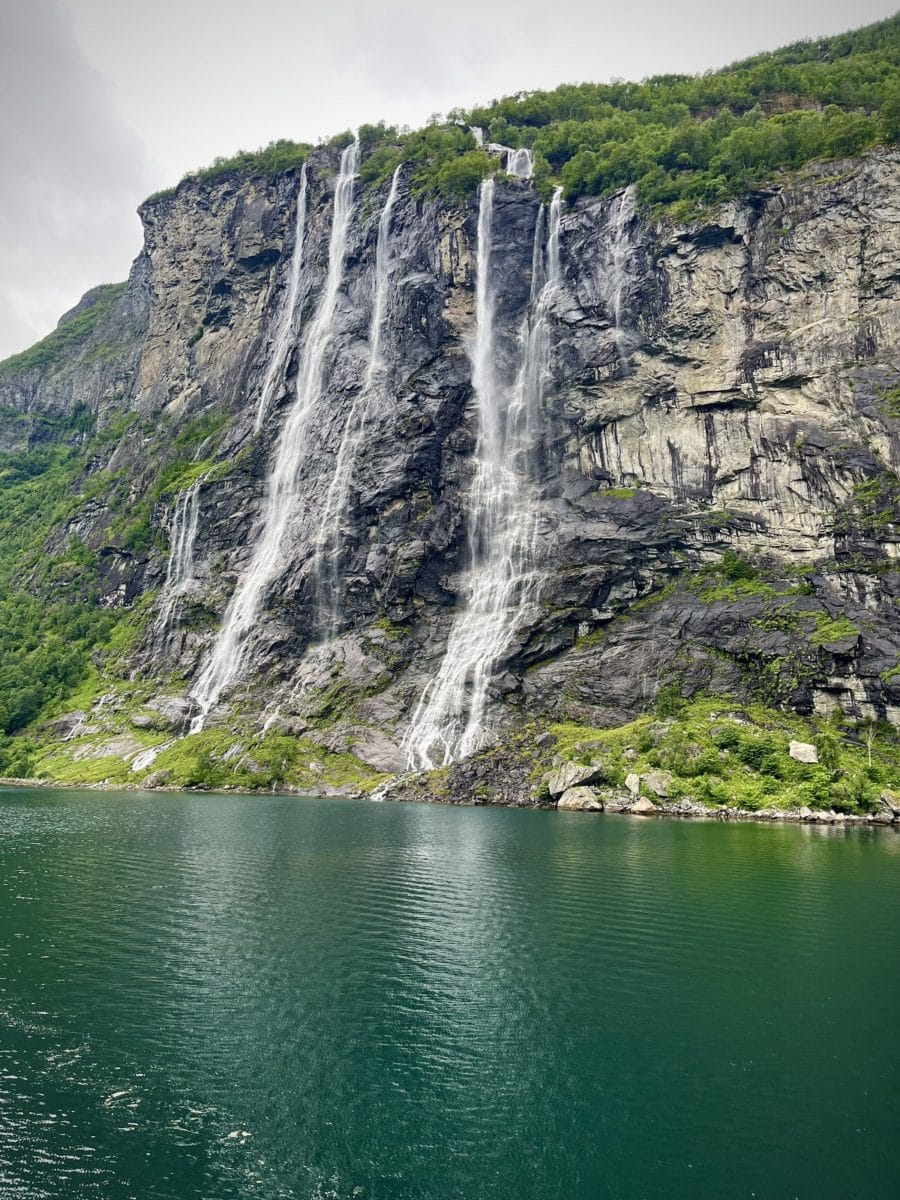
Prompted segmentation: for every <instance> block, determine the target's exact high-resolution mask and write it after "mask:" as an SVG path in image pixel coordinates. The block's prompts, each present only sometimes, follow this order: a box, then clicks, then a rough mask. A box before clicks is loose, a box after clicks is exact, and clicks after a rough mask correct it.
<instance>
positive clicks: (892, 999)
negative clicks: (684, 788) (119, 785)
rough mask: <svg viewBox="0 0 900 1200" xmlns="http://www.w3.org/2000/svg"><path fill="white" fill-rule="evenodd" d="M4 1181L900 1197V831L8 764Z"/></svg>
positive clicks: (322, 1192) (444, 1199)
mask: <svg viewBox="0 0 900 1200" xmlns="http://www.w3.org/2000/svg"><path fill="white" fill-rule="evenodd" d="M0 831H2V832H0V892H2V902H0V956H2V957H0V988H2V991H0V1013H2V1019H3V1025H4V1035H3V1039H2V1042H0V1195H2V1196H3V1197H4V1200H13V1198H16V1200H21V1198H24V1197H28V1198H29V1200H31V1198H37V1197H53V1198H56V1197H60V1198H62V1197H65V1200H81V1198H82V1197H85V1198H86V1197H102V1198H103V1200H124V1198H125V1197H140V1198H141V1200H144V1198H145V1197H165V1198H167V1200H176V1198H178V1200H201V1198H202V1200H220V1198H224V1197H261V1198H264V1200H276V1198H277V1200H281V1198H287V1197H301V1198H304V1200H306V1198H310V1197H317V1198H322V1197H338V1198H341V1200H343V1198H345V1197H346V1198H350V1197H356V1198H364V1200H548V1198H556V1197H558V1198H560V1200H581V1198H584V1200H600V1198H603V1197H608V1198H615V1200H640V1198H649V1197H660V1198H663V1197H664V1198H665V1200H682V1198H683V1200H703V1198H707V1197H708V1198H710V1200H712V1198H715V1200H721V1198H723V1197H729V1198H734V1197H748V1198H750V1197H758V1198H760V1200H763V1198H771V1200H781V1198H785V1197H788V1198H790V1197H800V1198H802V1200H807V1198H809V1200H849V1198H851V1197H859V1198H865V1200H882V1198H883V1200H888V1198H893V1197H896V1195H898V1194H900V1141H898V1139H897V1137H896V1096H897V1084H898V1079H900V1048H898V1041H897V1037H896V1017H897V1011H898V1007H897V1006H898V999H900V962H898V954H897V947H898V945H900V837H897V836H896V834H895V833H893V832H892V831H890V830H870V829H865V830H852V831H844V830H840V829H835V828H833V827H832V828H821V829H819V828H810V827H804V828H798V827H785V828H771V827H767V826H755V825H723V824H716V823H708V824H689V823H678V822H674V821H646V822H642V821H640V820H636V819H633V818H628V817H611V816H606V817H591V816H586V815H583V814H577V813H576V814H559V813H555V812H517V811H509V810H502V809H458V808H450V807H427V806H418V805H397V806H395V805H391V804H372V803H369V802H367V801H349V800H348V801H339V800H302V799H296V798H286V797H267V798H252V797H238V796H231V797H216V796H202V795H181V796H179V795H158V794H157V795H153V796H149V795H147V796H141V795H139V794H121V795H114V794H105V795H104V794H92V793H76V792H69V793H66V792H51V791H40V790H29V791H24V790H6V791H4V792H2V793H0Z"/></svg>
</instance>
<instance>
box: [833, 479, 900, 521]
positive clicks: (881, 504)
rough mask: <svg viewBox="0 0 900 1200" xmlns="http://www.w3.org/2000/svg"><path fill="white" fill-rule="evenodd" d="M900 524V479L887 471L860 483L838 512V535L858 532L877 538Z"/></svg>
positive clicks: (836, 518)
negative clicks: (876, 536)
mask: <svg viewBox="0 0 900 1200" xmlns="http://www.w3.org/2000/svg"><path fill="white" fill-rule="evenodd" d="M898 523H900V479H898V477H897V476H896V475H895V474H894V472H893V471H889V470H887V469H885V470H884V471H882V472H881V473H880V474H878V475H873V476H872V477H871V478H870V479H866V480H864V482H862V483H858V484H857V485H856V486H855V487H854V489H853V495H852V496H851V497H850V499H849V501H847V503H846V504H844V505H842V507H841V508H840V509H839V510H838V512H837V514H836V516H835V520H834V530H835V533H849V532H852V531H854V530H858V531H860V532H862V533H870V534H875V535H877V534H878V533H879V532H882V531H886V530H887V529H889V528H890V527H891V526H893V525H896V524H898Z"/></svg>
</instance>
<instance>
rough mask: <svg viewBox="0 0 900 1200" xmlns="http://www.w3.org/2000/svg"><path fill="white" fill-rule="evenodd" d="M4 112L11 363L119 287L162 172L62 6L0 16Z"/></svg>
mask: <svg viewBox="0 0 900 1200" xmlns="http://www.w3.org/2000/svg"><path fill="white" fill-rule="evenodd" d="M0 112H2V113H3V118H2V120H0V161H2V163H3V187H2V189H0V358H2V357H5V356H6V355H7V354H10V353H14V352H15V351H17V350H21V349H23V348H24V347H25V346H27V345H30V344H31V343H32V342H34V341H35V340H37V339H38V338H40V337H42V336H43V335H44V334H46V333H48V332H49V331H50V330H51V329H52V328H53V327H54V325H55V324H56V320H57V318H58V317H59V315H60V314H61V313H62V312H63V311H64V310H65V309H67V308H69V307H71V306H72V305H73V304H74V303H75V302H76V301H77V300H78V298H79V297H80V296H81V294H82V293H83V292H84V291H86V290H87V289H88V288H89V287H92V286H93V285H94V284H96V283H101V282H105V281H107V280H110V279H118V278H122V276H123V275H124V274H125V272H126V271H127V269H128V263H129V261H130V259H131V258H132V257H133V256H134V255H135V254H136V253H137V251H138V249H139V248H140V244H141V242H140V238H141V235H140V223H139V221H138V219H137V217H136V215H135V212H134V210H135V207H136V205H137V203H139V201H140V200H141V199H142V198H143V196H144V195H146V193H147V192H148V191H149V190H150V187H149V182H150V180H151V178H152V177H153V172H152V170H151V167H150V161H149V156H148V153H147V151H146V149H145V147H144V146H143V144H142V143H141V141H140V139H139V138H138V137H137V136H136V135H135V134H133V133H132V132H131V131H130V130H129V129H128V128H127V127H126V126H125V125H124V123H123V122H122V121H121V120H120V119H119V118H118V117H117V115H116V113H115V111H114V109H113V105H112V102H111V99H110V94H109V92H108V90H107V87H106V85H105V83H104V81H103V79H102V77H101V76H100V75H98V74H97V72H96V71H94V69H93V68H92V67H91V66H90V65H89V64H88V62H87V60H86V59H85V57H84V55H83V53H82V51H81V49H80V47H79V45H78V41H77V39H76V35H75V31H74V29H73V27H72V25H71V24H70V22H69V20H68V19H67V17H66V15H65V14H64V12H63V10H62V9H61V7H60V5H59V4H58V3H56V2H55V0H29V2H28V3H27V4H5V5H0ZM13 114H15V116H13Z"/></svg>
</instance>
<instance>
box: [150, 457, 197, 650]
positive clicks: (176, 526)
mask: <svg viewBox="0 0 900 1200" xmlns="http://www.w3.org/2000/svg"><path fill="white" fill-rule="evenodd" d="M204 478H205V477H204ZM202 486H203V479H198V480H197V482H196V483H195V484H193V485H192V486H191V487H189V488H188V489H187V490H186V491H184V492H182V493H181V495H180V496H179V497H178V499H177V500H176V502H175V512H174V514H173V516H172V535H171V539H170V547H169V563H168V566H167V567H166V581H165V583H164V585H163V592H162V601H161V603H160V606H159V615H158V616H157V618H156V626H155V628H154V631H153V647H154V650H155V651H156V652H161V651H162V650H164V649H165V647H166V645H167V644H168V641H169V638H170V637H171V635H172V633H173V632H174V631H175V629H176V628H177V609H178V608H179V601H180V600H181V597H182V596H183V595H184V594H185V592H186V591H187V590H188V588H189V587H190V585H191V584H192V583H193V581H194V543H195V542H196V540H197V527H198V525H199V523H200V488H201V487H202Z"/></svg>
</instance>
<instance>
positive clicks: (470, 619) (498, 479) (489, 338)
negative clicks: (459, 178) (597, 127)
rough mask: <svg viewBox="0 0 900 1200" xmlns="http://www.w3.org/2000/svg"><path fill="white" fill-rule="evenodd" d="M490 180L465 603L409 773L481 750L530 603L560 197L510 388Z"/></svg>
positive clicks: (482, 243)
mask: <svg viewBox="0 0 900 1200" xmlns="http://www.w3.org/2000/svg"><path fill="white" fill-rule="evenodd" d="M493 197H494V181H493V179H485V180H484V181H483V182H482V184H481V192H480V203H479V211H478V243H477V266H476V292H475V339H474V344H473V347H472V351H471V360H472V383H473V387H474V391H475V398H476V403H477V406H478V442H477V445H476V450H475V477H474V480H473V483H472V488H471V491H470V494H469V498H468V521H469V527H468V536H469V558H470V566H469V570H468V573H467V578H466V584H465V593H464V603H463V606H462V607H461V609H460V610H459V612H458V614H457V616H456V618H455V620H454V622H453V625H452V627H451V630H450V636H449V638H448V640H447V649H446V652H445V654H444V658H443V661H442V662H441V666H440V669H439V671H438V674H437V676H436V677H435V678H434V679H433V680H431V682H430V683H429V684H428V685H427V687H426V688H425V690H424V691H423V693H422V696H421V697H420V699H419V703H418V705H417V707H416V710H415V712H414V713H413V717H412V720H411V722H410V725H409V728H408V729H407V732H406V735H405V737H404V739H403V748H404V749H405V751H406V754H407V762H408V764H409V767H410V769H412V770H430V769H432V768H433V767H435V766H438V765H447V764H449V763H451V762H455V761H457V760H459V759H461V758H465V757H466V756H467V755H470V754H473V753H474V752H475V751H477V750H478V749H480V748H481V747H482V746H483V745H484V744H485V742H486V740H487V737H488V733H487V730H486V729H485V728H484V724H483V721H484V712H485V708H486V705H487V699H488V688H489V685H490V682H491V678H492V674H493V671H494V669H495V668H496V665H497V664H498V663H499V662H500V661H501V660H502V657H503V655H504V654H505V653H506V652H507V651H508V649H509V647H510V644H511V642H512V641H513V639H514V637H515V634H516V632H517V630H518V628H519V625H520V623H521V621H522V619H523V617H524V616H525V615H526V613H527V611H528V609H529V607H530V606H531V605H532V604H533V603H534V602H535V599H536V596H537V591H538V586H539V583H540V575H539V572H538V569H537V564H536V538H537V520H538V499H539V497H538V486H537V484H538V477H537V464H536V462H535V458H536V453H535V452H536V449H537V443H538V438H539V429H538V426H539V418H540V410H541V404H542V400H543V395H544V390H545V386H546V375H547V365H548V355H549V346H550V337H549V332H550V324H549V321H550V308H551V305H552V302H553V300H554V297H555V295H556V293H557V290H558V288H559V284H560V280H561V268H560V253H559V231H560V217H561V211H562V192H561V189H557V191H556V193H555V194H554V197H553V202H552V204H551V206H550V216H549V228H548V234H547V247H546V255H544V254H543V253H542V249H541V241H542V234H543V227H544V209H543V206H542V207H541V208H540V209H539V210H538V215H537V221H536V224H535V233H534V245H533V253H532V280H531V295H530V299H529V304H528V311H527V313H526V316H525V320H524V321H523V325H522V329H521V330H520V335H519V365H518V369H517V371H516V376H515V380H514V382H513V385H512V387H505V386H504V385H503V383H502V382H501V380H500V379H499V377H498V374H497V369H496V362H497V355H496V346H495V341H496V330H495V308H496V295H495V291H494V287H493V285H492V282H491V259H492V253H493V246H492V222H493Z"/></svg>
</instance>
